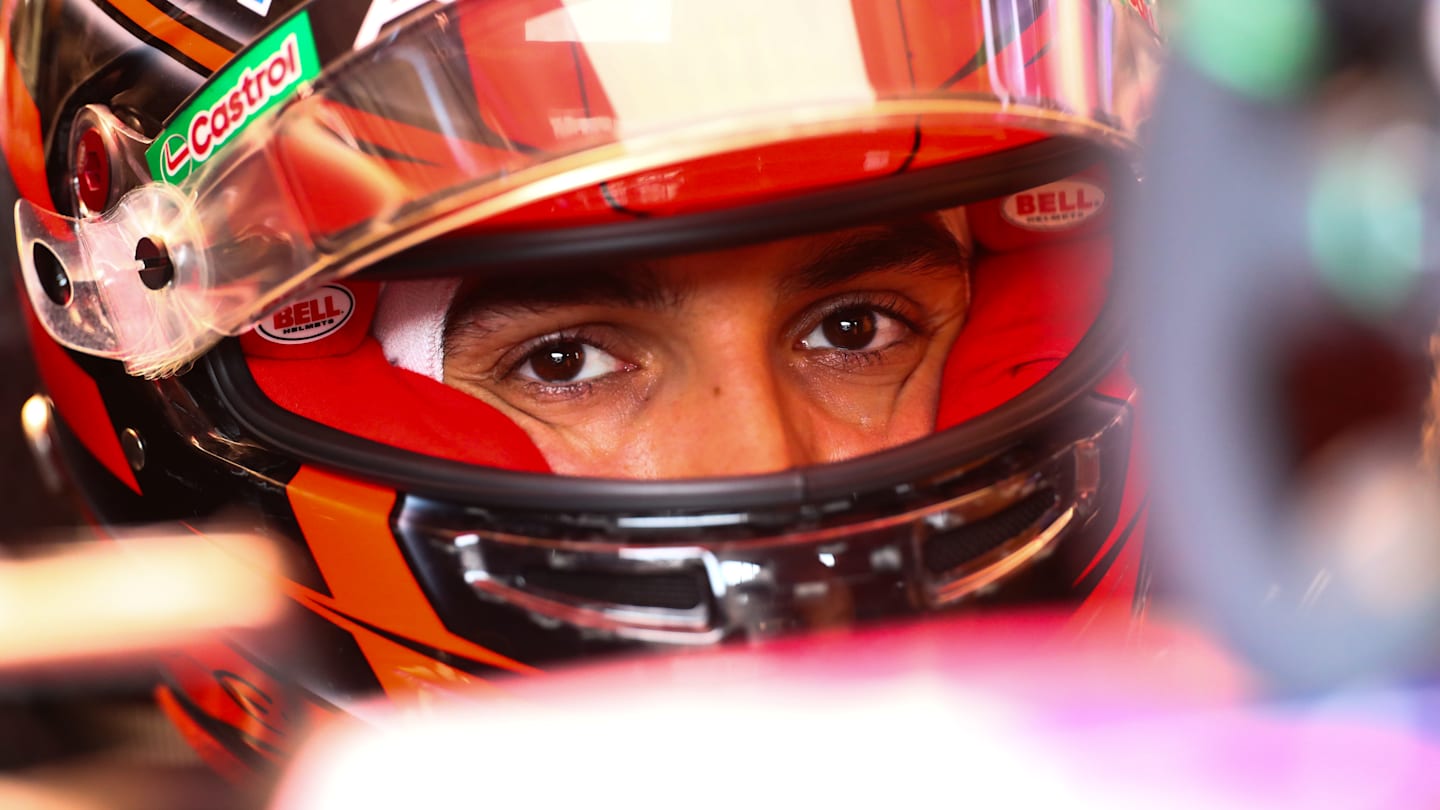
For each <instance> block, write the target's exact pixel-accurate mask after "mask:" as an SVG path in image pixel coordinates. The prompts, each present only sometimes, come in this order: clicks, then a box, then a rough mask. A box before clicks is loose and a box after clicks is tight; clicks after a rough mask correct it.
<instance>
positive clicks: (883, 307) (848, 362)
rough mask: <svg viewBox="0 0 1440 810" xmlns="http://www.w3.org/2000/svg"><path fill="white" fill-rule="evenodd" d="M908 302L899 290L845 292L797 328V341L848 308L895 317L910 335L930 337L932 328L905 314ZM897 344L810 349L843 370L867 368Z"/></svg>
mask: <svg viewBox="0 0 1440 810" xmlns="http://www.w3.org/2000/svg"><path fill="white" fill-rule="evenodd" d="M910 308H911V306H910V305H908V301H907V299H906V298H904V297H903V296H901V295H899V294H897V293H859V294H852V295H845V296H841V297H839V298H835V299H832V300H830V301H828V302H826V303H825V304H824V306H823V308H822V309H821V310H820V311H819V312H817V313H815V315H814V316H813V317H810V318H807V319H805V320H804V321H803V322H802V325H801V326H800V327H799V328H797V329H796V330H795V335H796V338H795V343H796V345H798V344H799V341H800V340H801V338H802V336H804V335H808V334H810V332H811V331H813V330H814V329H815V328H816V327H818V326H819V325H820V324H822V323H824V322H825V319H826V318H829V317H830V316H831V315H834V314H836V313H838V312H844V311H845V310H847V309H868V310H871V311H873V312H875V313H877V314H879V315H883V316H885V317H887V318H893V319H895V320H896V321H898V322H899V323H900V324H901V325H902V326H904V327H905V328H906V329H907V330H908V331H909V335H907V337H912V336H919V337H927V336H929V330H928V329H926V328H924V327H922V326H921V325H920V324H919V323H916V321H915V319H914V318H912V317H911V316H910V315H908V314H906V312H904V311H903V310H907V309H910ZM895 346H896V344H894V343H891V344H888V345H885V346H880V347H878V348H874V349H850V350H845V349H824V348H820V349H811V350H810V351H812V352H815V353H816V354H821V353H823V354H824V355H825V356H826V357H827V360H826V361H824V362H825V365H827V366H830V367H832V368H836V367H839V368H840V369H841V370H842V371H849V370H853V369H860V368H865V367H866V366H869V365H873V364H875V363H877V362H879V361H880V360H881V359H882V358H883V356H884V355H885V354H886V353H887V352H888V351H889V350H890V349H892V348H894V347H895Z"/></svg>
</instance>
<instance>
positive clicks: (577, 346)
mask: <svg viewBox="0 0 1440 810" xmlns="http://www.w3.org/2000/svg"><path fill="white" fill-rule="evenodd" d="M619 367H620V361H618V360H616V359H615V357H614V356H613V355H611V354H610V353H609V352H607V351H605V350H604V349H601V348H598V347H596V346H593V345H590V344H588V343H584V342H583V341H580V340H575V339H573V338H563V339H560V340H555V341H552V342H550V343H546V344H544V345H543V346H540V347H538V348H536V349H535V350H534V351H532V352H530V353H529V354H528V355H526V356H525V359H524V360H523V361H521V363H520V365H519V366H517V367H516V369H515V373H516V374H518V375H519V376H521V377H524V378H526V379H530V380H535V381H538V382H543V383H572V382H581V381H583V380H589V379H593V378H595V377H599V376H602V375H604V374H608V373H610V372H612V371H615V370H616V369H617V368H619Z"/></svg>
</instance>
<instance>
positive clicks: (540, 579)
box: [523, 568, 706, 610]
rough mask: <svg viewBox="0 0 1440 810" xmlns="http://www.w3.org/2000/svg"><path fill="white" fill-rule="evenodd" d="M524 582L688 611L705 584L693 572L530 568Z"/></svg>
mask: <svg viewBox="0 0 1440 810" xmlns="http://www.w3.org/2000/svg"><path fill="white" fill-rule="evenodd" d="M523 576H524V577H525V582H526V583H527V585H529V586H531V587H534V588H537V589H543V590H546V591H550V592H551V593H556V594H564V595H566V596H570V597H574V598H577V599H582V600H585V601H587V602H602V603H607V604H612V605H624V606H627V607H649V608H668V609H671V610H690V609H693V608H696V607H699V606H700V603H701V602H702V601H704V599H705V592H706V583H705V580H704V578H703V577H702V576H700V575H699V574H698V573H695V572H684V571H678V572H674V573H664V574H622V573H594V572H584V571H556V570H553V569H548V568H532V569H529V570H526V571H525V572H524V573H523Z"/></svg>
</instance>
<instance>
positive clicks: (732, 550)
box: [394, 398, 1131, 644]
mask: <svg viewBox="0 0 1440 810" xmlns="http://www.w3.org/2000/svg"><path fill="white" fill-rule="evenodd" d="M1057 423H1058V424H1059V425H1063V426H1064V427H1063V428H1062V429H1057V430H1053V431H1050V435H1046V436H1044V437H1042V438H1040V439H1039V440H1038V441H1035V442H1033V443H1029V444H1026V445H1022V446H1021V447H1020V448H1017V449H1015V450H1011V451H1008V452H1006V453H1003V454H1000V455H998V456H995V457H992V458H990V459H987V460H985V461H983V462H981V463H980V464H978V465H975V464H971V465H967V466H965V467H960V468H958V469H956V470H955V471H954V472H952V473H951V474H950V475H948V476H941V477H938V478H937V479H934V480H932V481H929V482H924V483H915V484H913V485H901V486H898V487H893V488H882V487H877V488H876V490H875V491H872V492H871V493H868V494H867V495H861V496H857V497H856V498H855V499H854V500H853V502H850V503H843V504H836V503H830V504H820V503H817V504H810V505H806V506H804V507H801V508H799V509H797V510H795V511H794V512H790V513H787V514H786V515H779V514H767V513H765V512H745V511H732V512H725V511H718V510H717V511H711V512H708V513H703V514H695V513H691V514H684V515H674V514H672V515H665V514H658V515H604V516H598V515H593V514H583V515H582V514H565V513H554V514H544V513H524V514H512V515H507V514H502V513H501V512H500V511H498V510H485V511H484V512H478V511H476V510H470V511H464V510H461V509H459V508H458V507H454V506H450V505H448V504H445V503H442V502H439V501H434V500H429V499H425V498H420V497H415V496H409V497H406V498H404V500H403V501H402V503H401V506H400V508H399V509H398V510H397V512H396V515H395V518H394V523H395V531H396V535H397V536H398V537H400V538H401V540H402V542H403V543H404V544H405V546H406V547H407V550H408V551H409V555H410V557H411V559H413V560H419V561H420V564H419V566H418V568H420V569H421V570H422V571H428V572H429V573H430V579H431V580H432V583H431V584H432V585H437V586H438V587H441V588H442V589H444V590H449V591H451V592H454V591H455V590H456V586H457V585H458V584H459V583H463V585H464V586H465V587H466V588H468V589H469V591H470V592H471V595H472V597H473V598H474V599H478V600H482V601H485V602H489V603H492V604H495V605H501V606H507V607H508V608H509V609H514V610H519V611H521V612H522V613H523V614H525V615H526V616H528V618H529V619H530V620H531V621H533V622H535V623H537V624H540V625H542V626H545V627H547V628H556V627H566V626H568V627H570V628H572V629H575V630H577V631H578V632H580V633H581V634H582V635H588V636H592V637H596V638H601V639H614V640H628V641H640V642H651V643H662V644H704V643H711V642H715V641H719V640H722V639H726V638H732V637H754V636H765V635H770V634H773V633H777V632H784V631H787V630H793V629H798V628H802V627H807V626H817V625H824V624H827V623H830V622H835V621H849V620H851V619H853V618H859V617H861V615H862V612H863V617H865V618H870V617H873V616H874V615H890V614H902V613H907V612H912V611H916V610H925V609H937V608H944V607H947V606H950V605H952V604H955V603H957V602H960V601H962V600H964V599H966V598H968V597H973V596H976V595H982V594H985V593H988V592H989V591H990V590H993V589H995V588H997V587H999V586H1000V584H1001V582H1002V580H1004V579H1005V578H1006V577H1009V576H1011V575H1013V574H1015V573H1016V572H1018V571H1019V570H1021V569H1023V568H1025V567H1027V566H1029V565H1030V564H1032V563H1034V562H1036V561H1038V560H1040V559H1043V558H1044V557H1046V556H1047V555H1049V554H1050V553H1051V552H1052V551H1054V549H1055V546H1056V544H1057V543H1059V542H1060V540H1061V539H1062V538H1063V537H1065V536H1066V535H1067V534H1069V533H1070V532H1072V531H1073V530H1075V529H1078V528H1079V527H1080V526H1083V525H1084V524H1085V523H1086V522H1087V521H1088V520H1090V519H1091V518H1092V517H1094V516H1095V515H1096V513H1097V511H1099V509H1098V504H1100V503H1103V502H1105V499H1107V498H1111V497H1118V494H1119V493H1118V491H1117V492H1114V493H1112V492H1107V491H1104V490H1105V488H1106V487H1115V488H1117V490H1118V487H1119V484H1117V483H1115V482H1116V481H1123V478H1124V476H1123V470H1121V471H1120V472H1119V473H1117V474H1114V475H1110V474H1107V473H1108V472H1109V471H1107V470H1105V469H1104V467H1106V466H1108V465H1109V464H1114V463H1118V464H1121V465H1123V463H1124V462H1123V461H1118V462H1117V460H1120V459H1124V458H1125V455H1126V453H1127V452H1128V447H1129V442H1130V428H1131V415H1130V410H1129V408H1128V407H1127V406H1126V405H1123V404H1116V403H1114V402H1111V401H1103V402H1102V401H1100V400H1097V399H1093V398H1087V399H1085V400H1082V401H1081V402H1080V403H1077V407H1075V408H1073V409H1072V410H1071V411H1070V413H1068V414H1066V415H1065V417H1064V418H1062V419H1059V420H1057ZM1062 434H1063V435H1062ZM1104 482H1109V483H1104ZM897 498H898V499H899V502H898V503H897V500H896V499H897ZM887 509H888V513H887ZM477 524H478V525H477ZM787 524H788V525H789V526H791V527H792V528H789V529H788V530H779V531H777V530H775V529H773V528H770V527H771V526H772V525H782V526H783V525H787ZM514 526H524V527H526V530H525V533H523V534H522V533H517V532H516V531H514V530H513V529H512V530H510V531H502V530H501V528H500V527H514ZM796 526H798V528H794V527H796ZM436 578H439V579H442V580H448V582H444V583H436V582H434V581H433V580H435V579H436ZM453 618H454V617H447V621H452V622H453Z"/></svg>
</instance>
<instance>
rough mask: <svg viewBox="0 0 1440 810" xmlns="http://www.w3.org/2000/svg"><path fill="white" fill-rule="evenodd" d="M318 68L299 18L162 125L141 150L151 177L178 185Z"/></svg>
mask: <svg viewBox="0 0 1440 810" xmlns="http://www.w3.org/2000/svg"><path fill="white" fill-rule="evenodd" d="M319 69H320V65H319V57H318V56H317V55H316V51H315V40H314V36H313V34H312V32H311V30H310V21H309V17H308V16H307V15H306V14H305V13H301V14H299V15H297V16H296V17H295V18H293V19H291V20H290V21H288V22H286V23H284V24H283V25H281V26H279V27H278V28H277V29H276V30H274V31H272V32H271V33H270V34H268V35H266V37H265V38H264V39H262V40H260V41H259V42H257V43H255V44H254V45H253V46H252V47H250V48H249V49H248V50H246V51H245V52H244V53H242V54H240V55H239V56H238V57H236V58H235V60H234V61H233V62H232V63H231V64H229V65H227V66H226V67H225V69H224V70H223V71H221V72H220V73H218V74H216V75H215V76H214V77H213V78H212V79H211V80H210V82H208V83H207V84H206V85H205V86H204V87H203V88H201V90H200V92H199V93H198V94H197V95H196V98H195V100H194V101H193V102H192V103H191V104H190V105H188V106H187V107H186V108H185V109H184V110H182V111H180V112H179V113H178V114H177V115H176V116H175V118H174V119H172V120H171V121H170V122H169V123H168V124H167V125H166V127H165V130H164V131H163V132H161V133H160V135H159V136H158V137H156V139H155V142H154V143H153V144H151V145H150V147H149V148H148V149H146V150H145V157H146V160H147V162H148V163H149V164H150V172H151V176H152V177H153V178H154V179H156V180H161V181H165V182H170V183H179V182H182V181H183V180H184V179H185V178H187V177H189V175H190V173H191V172H192V171H194V169H195V167H196V166H199V165H200V164H203V163H205V162H206V161H208V160H210V159H211V158H212V157H214V155H215V154H217V153H218V152H219V151H220V149H221V148H222V147H223V146H225V145H226V144H227V143H230V142H232V141H233V140H234V139H235V138H236V136H238V135H239V134H240V132H241V131H242V130H244V129H245V128H246V127H247V126H249V125H250V123H251V122H253V121H255V120H256V119H257V118H259V117H260V116H261V115H263V114H264V113H266V112H268V111H269V110H271V109H273V108H275V107H276V106H278V105H279V104H281V103H283V102H284V101H285V99H287V98H289V97H291V96H293V95H294V94H295V92H296V91H297V90H298V89H299V88H300V87H301V86H302V85H304V83H305V82H307V81H309V80H312V79H313V78H314V77H315V76H316V75H318V73H319Z"/></svg>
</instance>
